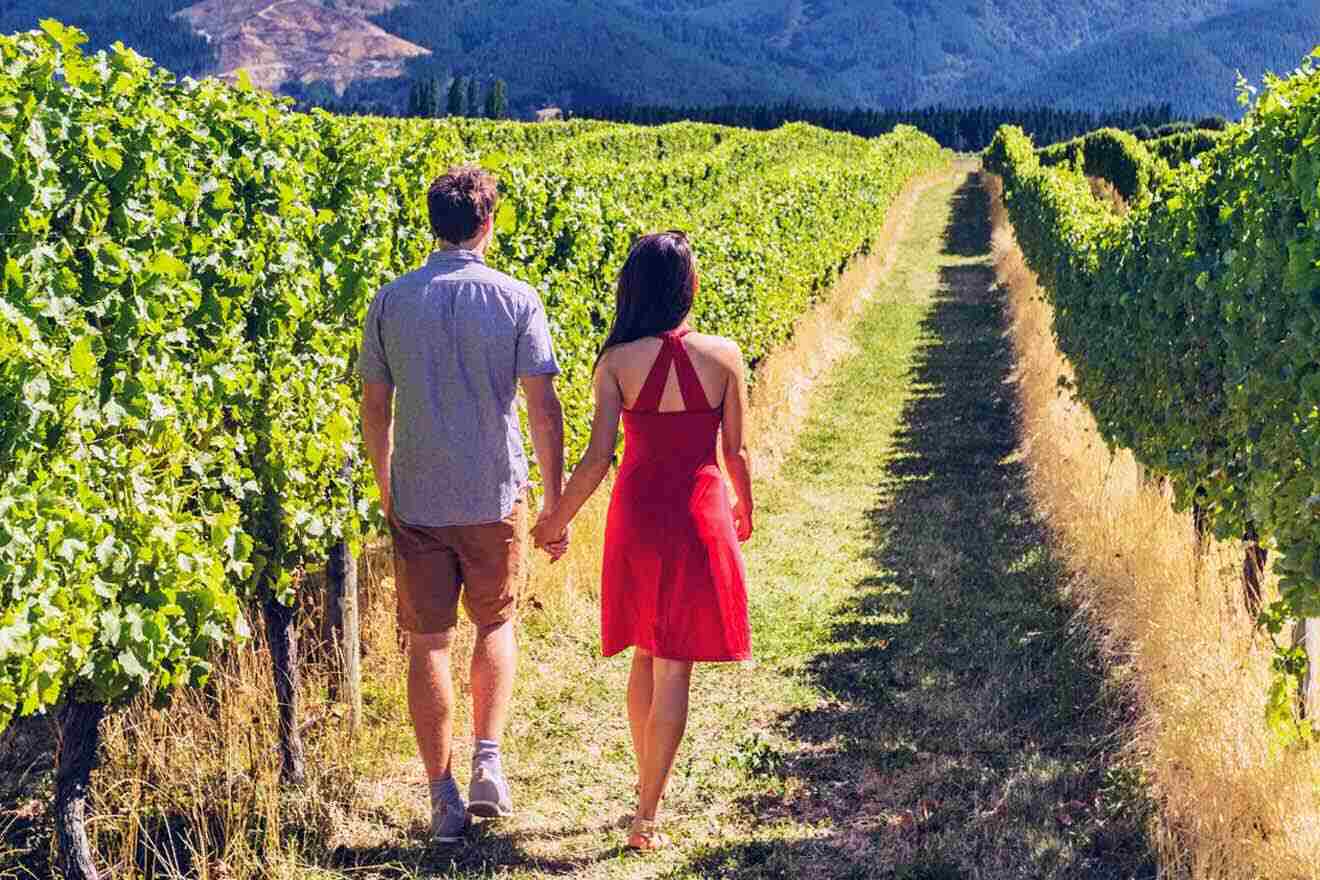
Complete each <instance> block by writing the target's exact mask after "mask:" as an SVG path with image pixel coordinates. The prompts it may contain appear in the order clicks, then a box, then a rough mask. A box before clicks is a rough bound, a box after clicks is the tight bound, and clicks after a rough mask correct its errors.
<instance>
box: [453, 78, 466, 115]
mask: <svg viewBox="0 0 1320 880" xmlns="http://www.w3.org/2000/svg"><path fill="white" fill-rule="evenodd" d="M448 114H449V115H450V116H466V115H467V78H466V77H461V76H455V77H454V80H453V82H451V83H450V84H449V104H448Z"/></svg>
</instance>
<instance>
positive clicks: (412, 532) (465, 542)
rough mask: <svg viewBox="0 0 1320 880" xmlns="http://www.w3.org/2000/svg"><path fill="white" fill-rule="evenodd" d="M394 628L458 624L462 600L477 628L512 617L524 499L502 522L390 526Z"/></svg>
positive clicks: (523, 537) (423, 629)
mask: <svg viewBox="0 0 1320 880" xmlns="http://www.w3.org/2000/svg"><path fill="white" fill-rule="evenodd" d="M390 528H391V531H392V532H393V534H394V586H395V591H396V593H397V594H398V612H397V613H398V620H399V628H400V629H402V630H403V631H404V632H410V633H438V632H444V631H445V630H447V629H450V628H451V627H453V626H454V625H455V624H457V623H458V602H459V598H460V596H461V598H462V600H463V607H464V608H465V609H467V615H468V617H469V618H471V620H472V622H473V623H475V624H476V625H477V626H498V625H500V624H502V623H507V622H508V621H509V620H511V619H513V607H514V602H515V600H516V599H517V597H518V586H519V584H518V581H519V578H520V577H521V575H522V571H523V551H524V547H525V545H526V541H527V500H526V499H525V498H522V499H519V500H518V501H517V503H515V504H514V506H513V512H512V513H511V514H509V516H507V517H506V518H504V519H503V520H500V521H499V522H493V523H483V524H481V525H475V526H440V527H421V526H410V525H407V524H405V523H400V522H391V523H390Z"/></svg>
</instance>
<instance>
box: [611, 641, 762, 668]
mask: <svg viewBox="0 0 1320 880" xmlns="http://www.w3.org/2000/svg"><path fill="white" fill-rule="evenodd" d="M629 648H640V649H641V650H643V651H646V653H648V654H650V655H651V656H652V657H655V658H656V659H657V660H674V661H676V662H679V663H745V662H746V661H748V660H751V659H752V652H751V651H748V652H747V653H745V654H735V655H733V656H720V657H715V656H711V655H703V656H687V657H676V656H666V655H665V654H663V653H662V652H660V651H653V650H651V649H650V648H648V647H646V646H645V645H639V644H637V643H636V642H629V643H628V644H626V645H623V646H622V647H620V648H615V649H614V650H613V651H606V650H605V649H604V648H602V649H601V655H602V656H604V657H607V658H608V657H614V656H617V655H619V654H622V653H623V652H624V651H626V650H628V649H629Z"/></svg>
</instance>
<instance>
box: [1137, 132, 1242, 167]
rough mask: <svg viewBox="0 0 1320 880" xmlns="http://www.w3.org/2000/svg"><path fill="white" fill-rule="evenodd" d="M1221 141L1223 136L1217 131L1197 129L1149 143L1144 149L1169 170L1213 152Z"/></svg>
mask: <svg viewBox="0 0 1320 880" xmlns="http://www.w3.org/2000/svg"><path fill="white" fill-rule="evenodd" d="M1222 139H1223V135H1222V134H1221V133H1220V132H1218V131H1212V130H1206V129H1197V130H1195V131H1188V132H1183V133H1180V134H1172V135H1168V136H1167V137H1162V138H1159V139H1158V140H1153V141H1149V142H1148V143H1147V144H1146V147H1147V149H1149V150H1150V152H1151V154H1152V155H1153V156H1155V158H1157V159H1162V160H1164V162H1165V164H1167V165H1168V166H1169V167H1170V168H1177V167H1178V166H1179V165H1183V164H1185V163H1187V162H1190V161H1192V160H1193V159H1195V158H1196V157H1197V156H1199V155H1201V154H1202V153H1204V152H1207V151H1209V150H1213V149H1214V148H1215V147H1216V146H1218V145H1219V142H1220V141H1221V140H1222Z"/></svg>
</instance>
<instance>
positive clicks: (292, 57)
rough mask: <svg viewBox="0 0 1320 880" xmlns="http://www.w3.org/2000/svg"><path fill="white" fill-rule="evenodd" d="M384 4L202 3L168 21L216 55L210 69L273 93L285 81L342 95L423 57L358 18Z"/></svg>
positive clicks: (297, 0)
mask: <svg viewBox="0 0 1320 880" xmlns="http://www.w3.org/2000/svg"><path fill="white" fill-rule="evenodd" d="M387 8H388V3H380V2H377V3H376V4H375V5H373V6H366V7H364V6H363V5H361V4H349V3H340V4H338V5H337V6H336V7H335V8H328V7H326V6H322V5H320V4H319V3H317V2H314V0H202V2H200V3H196V4H194V5H192V6H189V7H187V8H186V9H183V10H182V11H180V12H178V13H177V14H176V16H175V18H176V19H179V20H182V21H184V22H187V24H188V26H189V27H191V28H192V29H193V30H194V31H195V32H196V33H198V34H201V35H203V36H204V37H205V38H206V39H207V40H208V41H209V42H210V43H211V44H212V48H213V49H214V51H215V62H214V65H213V68H212V69H213V70H215V71H216V72H219V73H220V74H222V75H224V76H232V75H233V74H234V73H235V72H236V71H238V70H246V71H247V72H248V75H249V77H250V78H251V80H252V82H253V83H255V84H256V85H259V86H261V87H263V88H267V89H271V90H278V89H280V88H282V87H284V86H285V85H286V84H289V83H295V82H296V83H301V84H302V85H310V84H311V83H315V82H320V83H325V84H327V85H328V86H329V87H330V88H331V89H332V90H333V91H335V92H336V93H342V92H343V91H345V90H346V89H347V88H348V87H349V86H351V85H353V84H354V83H366V82H371V81H373V80H398V79H399V78H400V77H402V76H403V75H404V74H405V72H406V67H405V64H406V62H407V61H408V60H409V59H411V58H419V57H422V56H425V55H429V54H430V52H429V51H428V50H426V49H423V48H422V47H421V46H417V45H415V44H413V43H409V42H408V41H407V40H401V39H399V38H398V37H396V36H394V35H393V34H390V33H388V32H386V31H384V30H382V29H381V28H379V27H377V26H376V25H374V24H372V23H371V22H369V21H367V20H366V18H364V17H363V16H364V15H369V14H372V13H379V12H382V11H384V10H385V9H387Z"/></svg>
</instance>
